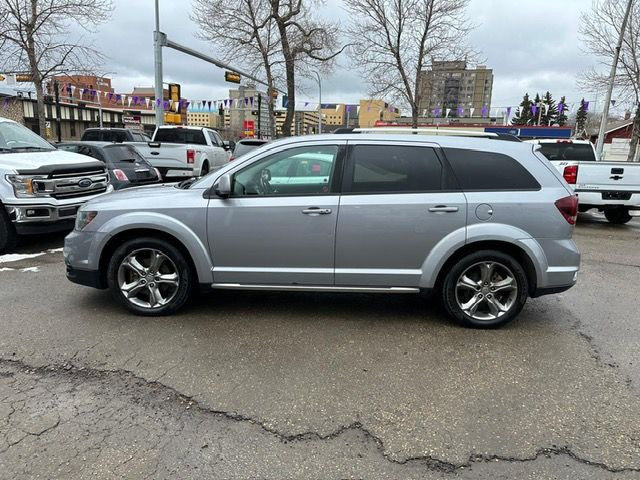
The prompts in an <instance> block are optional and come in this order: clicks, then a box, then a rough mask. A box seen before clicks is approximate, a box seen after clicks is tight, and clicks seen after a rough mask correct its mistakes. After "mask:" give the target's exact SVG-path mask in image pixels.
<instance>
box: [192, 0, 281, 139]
mask: <svg viewBox="0 0 640 480" xmlns="http://www.w3.org/2000/svg"><path fill="white" fill-rule="evenodd" d="M191 19H192V20H193V21H195V22H196V23H197V24H198V26H199V32H198V36H199V37H200V38H202V39H203V40H206V41H209V42H211V43H212V44H213V45H214V46H215V47H216V50H217V52H219V53H218V55H219V56H220V57H221V58H222V59H223V60H224V61H226V62H228V63H234V62H236V61H237V60H238V58H240V55H239V53H241V58H242V61H243V66H244V67H246V68H248V69H250V70H251V71H252V73H253V74H254V75H256V76H257V75H260V74H261V72H264V74H265V76H266V83H267V87H268V90H269V91H268V92H267V93H268V94H269V95H268V98H267V99H266V101H267V104H268V109H269V118H270V119H271V121H270V122H269V125H270V129H271V132H270V133H271V137H275V134H276V131H275V128H276V127H275V121H274V118H275V111H274V110H275V108H274V101H273V99H272V98H271V95H270V92H272V91H275V90H276V87H277V85H278V84H279V83H280V82H281V78H282V76H281V73H282V72H281V70H282V55H281V54H282V52H281V49H280V42H279V40H278V32H277V29H276V28H275V22H274V21H273V19H272V18H271V4H270V2H269V0H238V1H236V2H228V1H227V0H193V10H192V14H191Z"/></svg>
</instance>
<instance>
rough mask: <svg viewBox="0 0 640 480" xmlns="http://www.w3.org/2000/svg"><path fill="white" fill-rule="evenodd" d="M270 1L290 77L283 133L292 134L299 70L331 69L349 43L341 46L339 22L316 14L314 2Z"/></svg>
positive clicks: (286, 73)
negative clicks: (313, 8)
mask: <svg viewBox="0 0 640 480" xmlns="http://www.w3.org/2000/svg"><path fill="white" fill-rule="evenodd" d="M269 1H270V3H271V18H272V19H273V20H274V22H275V24H276V27H277V29H278V33H279V40H280V47H281V49H282V56H283V60H284V67H285V75H286V81H287V97H288V104H287V114H286V116H285V119H284V122H283V124H282V134H283V135H284V136H289V135H291V125H292V124H293V120H294V115H295V104H296V91H295V89H296V74H297V73H304V72H309V71H310V70H313V69H314V68H319V69H322V70H324V71H328V70H330V68H331V66H332V61H333V60H334V59H335V58H336V57H337V56H338V55H339V54H340V53H342V51H344V49H345V48H346V45H345V46H342V47H341V48H338V25H337V24H336V23H333V22H329V21H324V20H319V19H316V18H313V17H312V14H311V5H309V6H307V5H304V4H303V0H269ZM316 6H317V5H316ZM319 108H320V109H321V108H322V106H319Z"/></svg>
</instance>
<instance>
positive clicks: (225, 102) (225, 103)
mask: <svg viewBox="0 0 640 480" xmlns="http://www.w3.org/2000/svg"><path fill="white" fill-rule="evenodd" d="M227 101H228V100H227V99H226V98H225V99H224V106H225V108H226V107H227Z"/></svg>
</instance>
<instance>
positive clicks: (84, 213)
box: [76, 210, 98, 230]
mask: <svg viewBox="0 0 640 480" xmlns="http://www.w3.org/2000/svg"><path fill="white" fill-rule="evenodd" d="M97 214H98V212H95V211H93V210H78V215H77V216H76V230H82V229H83V228H85V227H86V226H87V225H89V224H90V223H91V222H92V221H93V219H94V218H96V215H97Z"/></svg>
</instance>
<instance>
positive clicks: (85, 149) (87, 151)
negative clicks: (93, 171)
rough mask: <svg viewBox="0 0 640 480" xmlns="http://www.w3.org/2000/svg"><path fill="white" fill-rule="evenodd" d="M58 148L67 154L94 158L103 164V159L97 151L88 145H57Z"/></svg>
mask: <svg viewBox="0 0 640 480" xmlns="http://www.w3.org/2000/svg"><path fill="white" fill-rule="evenodd" d="M58 148H59V149H60V150H65V151H67V152H73V153H79V154H80V155H86V156H88V157H92V158H95V159H97V160H100V161H101V162H104V158H103V157H102V155H101V154H100V153H99V151H98V149H96V148H93V147H91V146H89V145H59V146H58Z"/></svg>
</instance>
